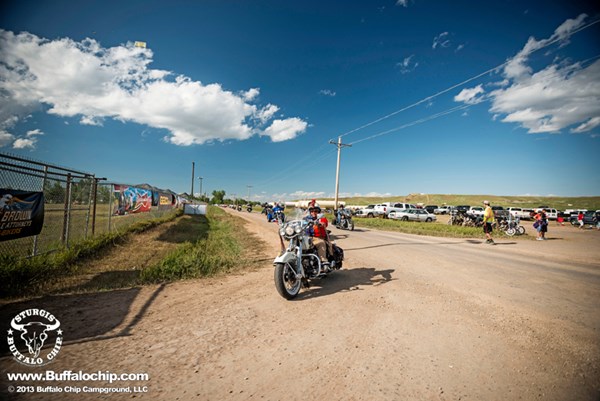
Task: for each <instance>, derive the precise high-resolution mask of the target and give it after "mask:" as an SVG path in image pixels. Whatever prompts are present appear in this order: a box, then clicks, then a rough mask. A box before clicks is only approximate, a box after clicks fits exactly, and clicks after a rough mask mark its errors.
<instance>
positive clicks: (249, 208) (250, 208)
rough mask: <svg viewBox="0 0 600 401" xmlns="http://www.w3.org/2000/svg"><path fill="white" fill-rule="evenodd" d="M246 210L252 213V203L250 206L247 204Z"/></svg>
mask: <svg viewBox="0 0 600 401" xmlns="http://www.w3.org/2000/svg"><path fill="white" fill-rule="evenodd" d="M246 211H247V212H248V213H252V205H248V206H246Z"/></svg>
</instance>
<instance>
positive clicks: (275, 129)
mask: <svg viewBox="0 0 600 401" xmlns="http://www.w3.org/2000/svg"><path fill="white" fill-rule="evenodd" d="M307 126H308V124H307V123H306V121H302V120H301V119H299V118H297V117H293V118H287V119H285V120H273V123H272V124H271V125H270V126H269V127H268V128H267V129H265V131H264V133H263V134H261V135H265V136H269V137H271V140H272V141H273V142H282V141H287V140H289V139H294V138H295V137H296V136H298V135H299V134H301V133H303V132H304V131H306V127H307Z"/></svg>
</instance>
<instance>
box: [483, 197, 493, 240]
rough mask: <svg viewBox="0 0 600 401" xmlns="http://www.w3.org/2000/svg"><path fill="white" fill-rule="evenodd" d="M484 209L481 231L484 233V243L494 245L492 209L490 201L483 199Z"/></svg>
mask: <svg viewBox="0 0 600 401" xmlns="http://www.w3.org/2000/svg"><path fill="white" fill-rule="evenodd" d="M483 206H484V207H485V210H484V211H483V232H484V233H485V238H486V240H485V243H486V244H490V245H494V244H495V242H494V240H493V239H492V224H493V223H494V211H493V210H492V208H491V207H490V201H487V200H485V201H483Z"/></svg>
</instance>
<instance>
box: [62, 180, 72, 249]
mask: <svg viewBox="0 0 600 401" xmlns="http://www.w3.org/2000/svg"><path fill="white" fill-rule="evenodd" d="M70 209H71V173H69V174H67V187H66V189H65V210H64V218H63V230H62V234H61V236H60V240H61V242H62V243H63V245H66V246H67V247H68V246H69V245H68V241H69V212H70Z"/></svg>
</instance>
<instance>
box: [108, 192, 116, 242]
mask: <svg viewBox="0 0 600 401" xmlns="http://www.w3.org/2000/svg"><path fill="white" fill-rule="evenodd" d="M108 190H109V191H110V195H109V196H110V198H109V199H110V200H109V201H108V232H109V233H110V220H111V218H112V210H113V195H114V192H115V188H114V185H113V184H110V186H109V189H108Z"/></svg>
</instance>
